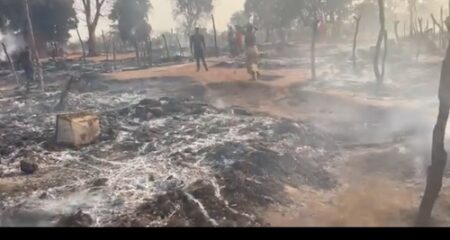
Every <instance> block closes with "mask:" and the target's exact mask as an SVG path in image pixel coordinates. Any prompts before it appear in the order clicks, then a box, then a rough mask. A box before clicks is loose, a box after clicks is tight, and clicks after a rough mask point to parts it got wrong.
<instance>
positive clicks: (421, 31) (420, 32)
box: [416, 18, 424, 59]
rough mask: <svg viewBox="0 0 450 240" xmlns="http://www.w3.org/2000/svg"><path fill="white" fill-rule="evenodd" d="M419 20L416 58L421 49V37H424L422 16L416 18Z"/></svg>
mask: <svg viewBox="0 0 450 240" xmlns="http://www.w3.org/2000/svg"><path fill="white" fill-rule="evenodd" d="M417 21H418V22H419V34H418V35H417V54H416V59H419V56H420V52H421V50H422V39H423V38H424V34H423V27H422V21H423V20H422V18H419V19H417Z"/></svg>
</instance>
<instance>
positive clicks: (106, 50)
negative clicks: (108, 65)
mask: <svg viewBox="0 0 450 240" xmlns="http://www.w3.org/2000/svg"><path fill="white" fill-rule="evenodd" d="M102 40H103V48H104V49H105V54H106V61H107V62H108V61H109V50H108V48H109V47H108V46H107V43H106V38H105V33H104V32H103V31H102Z"/></svg>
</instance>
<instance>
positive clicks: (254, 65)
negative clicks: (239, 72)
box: [245, 24, 260, 81]
mask: <svg viewBox="0 0 450 240" xmlns="http://www.w3.org/2000/svg"><path fill="white" fill-rule="evenodd" d="M255 30H257V29H256V28H255V27H254V26H253V25H251V24H249V25H248V26H247V30H246V33H245V47H246V56H247V64H246V65H247V72H248V73H249V74H250V75H251V76H252V80H253V81H256V80H258V77H259V76H260V73H259V69H258V61H259V51H258V47H257V46H256V35H255Z"/></svg>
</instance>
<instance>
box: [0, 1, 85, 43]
mask: <svg viewBox="0 0 450 240" xmlns="http://www.w3.org/2000/svg"><path fill="white" fill-rule="evenodd" d="M73 3H74V0H32V1H29V4H30V15H31V19H32V22H33V28H34V32H35V34H36V36H37V37H38V38H39V39H40V40H41V41H44V42H49V41H58V42H66V41H67V40H68V39H69V38H70V34H69V31H70V30H71V29H74V28H75V27H76V24H77V20H76V13H75V10H74V8H73ZM6 29H8V30H11V31H20V32H26V30H27V21H26V16H25V10H24V1H22V0H0V30H3V31H4V30H6Z"/></svg>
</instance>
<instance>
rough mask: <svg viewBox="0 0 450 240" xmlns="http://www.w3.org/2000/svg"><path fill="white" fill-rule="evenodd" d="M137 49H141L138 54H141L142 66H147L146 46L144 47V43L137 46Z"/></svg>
mask: <svg viewBox="0 0 450 240" xmlns="http://www.w3.org/2000/svg"><path fill="white" fill-rule="evenodd" d="M139 48H140V49H141V51H140V52H141V55H142V59H143V62H144V65H147V64H148V58H147V46H146V43H145V41H144V42H143V43H140V44H139Z"/></svg>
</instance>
